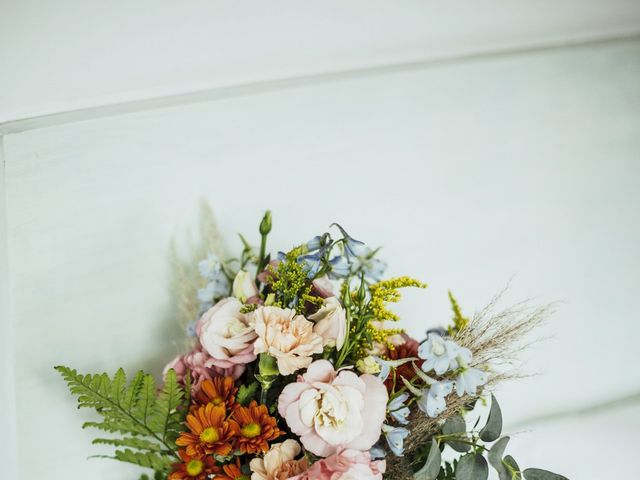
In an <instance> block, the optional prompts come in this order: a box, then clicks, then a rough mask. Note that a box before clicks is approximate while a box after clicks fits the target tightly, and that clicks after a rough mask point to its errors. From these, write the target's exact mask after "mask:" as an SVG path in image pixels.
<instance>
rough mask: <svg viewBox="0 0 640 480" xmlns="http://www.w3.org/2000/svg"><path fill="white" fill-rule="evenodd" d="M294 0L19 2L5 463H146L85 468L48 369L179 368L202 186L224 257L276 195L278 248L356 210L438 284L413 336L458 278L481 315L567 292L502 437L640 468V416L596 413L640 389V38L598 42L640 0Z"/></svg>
mask: <svg viewBox="0 0 640 480" xmlns="http://www.w3.org/2000/svg"><path fill="white" fill-rule="evenodd" d="M296 3H297V2H296ZM274 5H275V6H274ZM292 5H293V3H292V2H287V1H281V2H277V5H276V4H273V3H272V4H269V5H266V4H264V3H260V2H242V3H238V2H234V6H233V8H232V7H230V4H228V3H225V2H219V1H216V0H207V2H190V3H189V4H188V5H186V4H184V2H181V3H179V2H170V1H156V2H153V3H151V2H144V1H139V2H135V3H134V4H132V3H131V2H127V3H126V4H125V3H124V2H111V3H110V5H109V8H106V7H105V6H104V5H103V4H102V3H98V2H91V1H89V2H87V1H83V2H78V1H74V0H64V2H63V3H61V2H56V3H55V6H54V4H53V3H50V4H46V5H45V4H44V3H43V2H34V1H31V0H20V1H15V0H0V185H1V188H2V191H1V192H0V306H1V307H2V308H0V349H2V352H1V354H0V372H1V373H2V376H3V382H1V383H0V400H1V402H2V405H1V407H0V422H1V423H0V428H2V431H3V435H2V439H3V440H1V441H0V446H1V448H0V463H2V464H3V474H4V475H6V476H7V478H12V479H17V480H31V479H33V478H39V477H46V478H49V479H55V480H57V479H62V478H65V479H75V478H78V479H80V478H94V479H112V478H131V479H135V478H137V476H136V472H137V470H136V469H134V468H128V467H123V466H122V465H119V464H115V463H109V462H107V461H99V460H93V461H85V458H86V457H87V456H89V455H92V454H95V453H100V452H101V450H100V449H99V448H98V447H92V446H91V445H90V444H89V442H90V439H91V438H92V433H91V432H83V431H81V430H80V428H79V427H80V425H81V423H82V419H86V418H88V414H87V413H84V412H81V413H78V411H77V410H75V409H74V408H73V400H72V398H71V397H70V396H69V395H68V394H67V392H66V390H65V387H64V385H63V383H62V381H61V380H60V379H59V378H57V376H56V375H55V373H54V372H53V370H52V366H53V365H56V364H60V363H64V364H70V365H73V366H75V367H77V368H79V369H81V370H99V369H103V370H108V371H114V370H115V369H116V368H117V367H119V366H124V367H125V368H126V369H127V370H129V371H130V372H133V371H134V370H135V369H137V368H145V369H148V370H151V371H153V372H159V370H160V368H161V367H162V365H163V364H164V362H165V361H166V360H167V359H168V358H169V357H171V356H172V355H173V354H174V353H176V351H177V348H178V347H177V346H176V345H177V344H178V343H179V340H180V338H181V332H180V331H179V329H178V328H177V326H176V324H175V322H174V321H173V318H172V316H173V299H172V296H171V291H170V280H171V270H170V266H169V247H170V242H171V241H172V239H177V240H178V242H179V243H180V244H181V245H183V246H185V245H186V244H187V243H188V242H187V240H188V238H189V237H190V236H193V235H195V230H196V228H195V226H196V223H197V221H196V217H197V213H198V204H199V201H200V199H201V198H204V199H206V200H207V201H209V202H210V203H211V204H212V205H213V207H214V209H215V211H216V213H217V218H218V220H219V223H220V227H221V228H222V230H223V231H225V232H226V233H227V239H228V242H229V245H230V246H231V247H235V248H237V247H238V242H237V240H236V237H235V232H243V233H246V234H251V232H252V231H254V229H255V227H256V224H257V222H258V221H259V218H260V216H261V213H262V211H263V210H264V209H266V208H271V209H272V210H273V211H274V224H275V227H274V234H273V242H274V248H286V247H287V246H289V245H290V244H291V243H292V242H296V241H300V240H304V239H306V238H308V237H310V236H312V235H314V234H316V233H318V232H319V231H320V230H321V229H323V228H324V227H326V226H327V225H328V224H329V223H331V222H332V221H336V220H337V221H340V222H342V223H343V224H345V225H348V226H349V227H350V229H351V230H352V231H353V233H354V235H357V236H358V237H360V238H362V239H364V240H367V241H369V242H372V243H374V244H380V245H383V246H384V256H385V257H386V258H387V260H389V262H390V264H391V272H390V273H392V274H396V273H407V274H412V275H415V276H418V277H420V278H424V279H425V280H426V281H427V282H429V284H430V287H429V289H428V290H427V291H425V292H419V293H409V294H407V296H406V299H405V302H404V303H403V304H402V305H401V306H400V307H399V308H398V310H399V311H400V312H401V313H402V314H403V316H404V318H405V319H406V321H407V322H408V324H409V330H410V331H411V332H413V333H414V334H416V335H418V334H420V333H421V332H422V331H423V330H424V329H425V328H426V327H427V326H432V325H437V324H440V323H442V322H446V321H447V320H448V318H449V311H448V305H447V302H446V291H447V289H449V288H451V289H452V290H453V291H454V292H455V293H456V294H457V295H458V296H459V298H460V300H461V302H462V304H463V306H464V307H465V310H466V311H468V312H471V311H473V310H477V309H479V308H481V307H482V306H484V304H485V303H486V302H487V301H488V300H489V299H490V298H491V297H492V296H493V295H494V294H495V293H496V292H497V291H499V290H500V289H502V287H503V286H504V285H505V284H506V283H507V282H508V281H509V280H510V279H511V278H512V277H513V280H512V284H511V287H510V289H509V293H508V295H507V299H506V303H507V304H508V303H509V302H513V301H517V300H520V299H522V298H524V297H533V298H534V299H535V301H539V302H547V301H553V300H561V301H562V304H561V305H560V307H559V309H558V313H557V314H556V316H555V317H553V319H552V320H551V321H550V323H549V324H548V325H547V326H546V327H545V329H543V331H541V332H540V336H545V335H548V336H551V337H552V339H551V340H549V341H546V342H544V343H541V344H539V345H538V346H536V347H535V349H534V350H533V351H531V352H527V353H524V354H523V356H524V359H525V365H524V369H525V371H526V372H531V373H536V372H540V373H542V375H539V376H534V377H530V378H527V379H526V380H522V381H519V382H513V383H510V384H506V385H504V386H503V387H502V388H501V390H500V392H499V398H500V399H501V403H502V405H503V411H504V414H505V419H506V421H507V424H508V425H507V426H508V429H509V431H510V433H514V432H515V433H518V432H520V433H519V434H518V435H516V437H515V438H514V439H513V440H512V443H511V445H510V449H511V451H512V452H513V453H514V456H515V457H516V458H517V459H518V461H519V462H520V464H521V465H528V466H542V467H544V466H547V467H549V468H551V469H555V470H558V471H561V472H562V473H564V474H566V475H568V476H569V477H570V478H572V479H599V478H601V477H602V474H603V473H604V472H606V474H607V477H608V478H609V477H610V478H625V476H627V475H628V468H629V467H628V466H627V464H626V462H625V460H626V459H631V458H633V454H635V451H632V448H633V447H634V442H635V441H636V436H637V432H638V431H639V429H640V415H639V413H640V412H639V411H638V407H637V405H636V406H630V407H629V406H627V407H623V406H618V407H616V408H615V409H614V408H613V407H607V408H603V409H601V410H600V411H598V412H597V413H594V412H589V408H590V406H593V405H597V404H600V403H602V402H605V403H606V402H608V401H611V400H612V399H616V398H621V397H625V396H628V395H633V394H636V403H637V394H638V390H639V388H640V373H639V371H638V369H635V368H632V366H633V365H635V362H636V354H635V351H636V348H635V347H636V342H637V339H638V338H640V322H638V313H637V312H638V310H639V309H638V307H639V305H638V302H637V300H636V297H637V295H636V291H637V287H638V285H640V258H639V257H638V254H637V245H638V244H639V243H640V242H639V241H640V217H639V216H638V207H639V206H640V193H639V190H638V188H637V186H638V183H639V180H640V82H639V81H638V79H639V78H640V39H639V37H632V38H630V39H627V40H624V41H612V40H607V41H602V42H598V41H593V40H594V39H595V40H597V39H601V38H602V39H611V38H614V37H615V38H619V37H623V36H628V35H630V34H633V33H637V32H638V31H639V27H640V3H638V2H635V1H632V0H611V1H609V2H600V1H597V0H580V1H578V0H575V1H573V0H572V1H568V2H562V3H561V4H558V2H553V3H551V2H550V1H547V0H542V1H539V2H535V3H523V2H506V1H501V0H491V1H489V2H484V3H483V6H482V8H481V9H480V8H478V7H477V2H466V1H457V2H448V3H447V4H446V5H444V4H439V3H437V2H423V1H415V2H414V1H408V2H403V3H402V4H393V5H392V4H390V3H388V2H378V1H374V2H373V3H372V1H371V0H367V1H366V2H365V1H364V0H362V1H361V0H354V1H352V2H348V3H345V2H340V3H339V4H336V5H335V6H334V7H337V6H339V7H340V8H339V9H337V8H329V7H328V6H327V5H328V4H327V3H326V2H325V4H324V5H323V7H319V6H318V4H313V3H310V4H308V5H307V6H306V7H307V8H305V9H301V8H294V7H293V6H292ZM329 5H330V4H329ZM583 40H589V42H588V43H586V44H584V45H583V46H578V47H571V48H553V49H540V48H538V47H540V46H549V45H558V44H565V43H571V42H576V41H583ZM514 48H515V49H516V50H517V52H516V51H515V50H514ZM486 52H492V53H490V54H489V55H486V54H485V53H486ZM500 52H503V53H500ZM509 52H511V53H509ZM514 52H516V53H514ZM478 54H481V55H478ZM451 57H457V58H458V59H457V60H454V61H450V60H447V61H443V62H433V60H434V59H440V58H451ZM407 62H409V63H407ZM411 62H415V63H411ZM372 67H374V68H372ZM317 74H323V75H317ZM324 74H326V75H324ZM300 76H302V77H300ZM272 79H281V80H278V81H274V82H268V81H267V82H265V80H272ZM226 86H229V88H220V87H226ZM123 102H124V103H123ZM79 109H81V110H79ZM31 117H33V118H31ZM21 119H28V120H21ZM2 122H5V123H2ZM5 200H6V201H5ZM309 212H311V214H309ZM14 374H15V375H14ZM583 408H584V409H586V410H587V411H586V412H583V411H582V409H583ZM564 410H573V411H576V412H579V415H577V416H576V417H573V418H565V417H562V418H561V419H560V420H554V421H548V422H541V421H530V419H531V417H535V416H539V415H545V414H551V413H554V412H558V411H560V412H562V411H564ZM530 428H533V432H528V431H527V432H523V431H522V430H523V429H530ZM603 432H606V437H603ZM611 438H615V439H616V441H615V442H611V441H609V440H610V439H611ZM16 450H18V454H17V455H16V454H15V451H16ZM613 458H615V459H616V461H615V462H612V460H611V459H613ZM585 459H588V460H585ZM12 468H16V469H18V472H19V474H18V475H16V474H15V473H14V472H13V471H12V470H11V469H12ZM0 476H2V475H0ZM2 478H4V476H2Z"/></svg>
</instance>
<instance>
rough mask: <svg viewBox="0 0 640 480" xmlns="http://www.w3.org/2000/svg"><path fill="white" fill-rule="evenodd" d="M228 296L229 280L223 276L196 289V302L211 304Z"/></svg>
mask: <svg viewBox="0 0 640 480" xmlns="http://www.w3.org/2000/svg"><path fill="white" fill-rule="evenodd" d="M227 295H229V279H227V277H226V276H225V275H224V274H223V275H221V276H219V277H217V278H215V279H213V280H211V281H210V282H209V283H207V285H205V286H204V287H202V288H200V289H198V300H200V301H201V302H202V303H205V302H212V301H215V300H218V299H220V298H223V297H226V296H227Z"/></svg>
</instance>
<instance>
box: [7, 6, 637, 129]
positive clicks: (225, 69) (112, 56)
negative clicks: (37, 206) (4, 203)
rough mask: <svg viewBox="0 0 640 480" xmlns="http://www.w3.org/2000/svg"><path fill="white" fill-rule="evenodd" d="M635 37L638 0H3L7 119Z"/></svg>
mask: <svg viewBox="0 0 640 480" xmlns="http://www.w3.org/2000/svg"><path fill="white" fill-rule="evenodd" d="M639 32H640V2H637V1H636V0H607V1H602V0H564V1H562V2H558V1H554V0H536V1H535V2H531V1H530V2H514V1H510V0H485V1H483V2H482V4H481V5H480V4H479V3H478V2H477V1H474V0H453V1H451V0H450V1H446V2H442V1H424V0H403V1H401V2H389V1H385V0H349V1H347V2H345V1H343V0H323V1H321V2H317V1H316V2H313V1H312V2H304V5H301V4H300V2H299V1H297V0H272V1H270V2H268V3H267V2H262V1H258V0H242V1H234V2H229V1H225V0H190V1H189V2H180V1H175V0H136V1H134V2H132V1H128V0H111V1H110V2H108V3H105V2H104V1H100V0H57V1H55V2H42V1H39V0H0V123H2V122H5V121H8V120H15V119H18V118H29V117H33V116H38V115H44V114H49V113H55V112H59V111H67V110H73V109H78V108H85V107H93V106H97V105H105V104H113V103H118V102H128V101H132V100H139V99H141V98H152V97H163V96H166V95H175V94H181V93H187V92H192V91H201V90H202V89H209V88H216V87H221V86H226V85H238V84H245V83H249V82H255V81H265V80H271V79H278V78H290V77H292V76H299V75H309V74H319V73H326V72H332V71H339V70H345V69H355V68H363V67H371V66H376V65H389V64H395V63H402V62H415V61H424V60H428V59H434V58H442V57H451V56H456V55H467V54H474V53H478V52H486V51H493V50H496V49H497V50H504V49H508V48H514V47H523V48H530V47H531V46H533V45H538V46H539V45H549V44H558V43H564V42H570V41H576V40H586V39H598V38H609V37H611V36H616V37H617V36H621V35H629V34H637V33H639Z"/></svg>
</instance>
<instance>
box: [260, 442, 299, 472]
mask: <svg viewBox="0 0 640 480" xmlns="http://www.w3.org/2000/svg"><path fill="white" fill-rule="evenodd" d="M300 451H301V448H300V444H299V443H298V442H296V441H295V440H285V441H284V442H282V443H278V444H277V445H271V448H270V449H269V451H268V452H267V453H265V455H264V457H263V458H260V457H257V458H254V459H252V460H251V463H250V467H251V471H252V472H253V473H252V474H251V480H286V479H288V478H291V477H293V476H295V475H299V474H301V473H303V472H305V471H306V470H307V467H308V462H307V459H306V458H305V457H302V458H301V459H300V460H296V459H295V458H296V457H297V456H298V455H300Z"/></svg>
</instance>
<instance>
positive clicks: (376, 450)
mask: <svg viewBox="0 0 640 480" xmlns="http://www.w3.org/2000/svg"><path fill="white" fill-rule="evenodd" d="M369 455H371V459H372V460H377V459H379V458H384V457H386V456H387V452H386V451H385V450H384V448H382V447H381V446H380V445H374V446H373V447H371V448H370V449H369Z"/></svg>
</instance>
